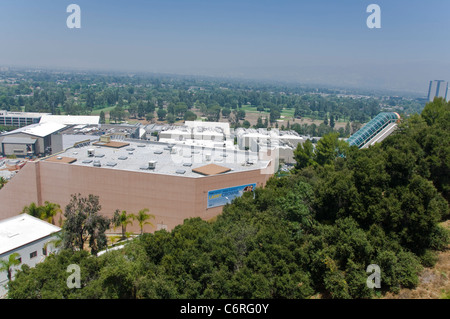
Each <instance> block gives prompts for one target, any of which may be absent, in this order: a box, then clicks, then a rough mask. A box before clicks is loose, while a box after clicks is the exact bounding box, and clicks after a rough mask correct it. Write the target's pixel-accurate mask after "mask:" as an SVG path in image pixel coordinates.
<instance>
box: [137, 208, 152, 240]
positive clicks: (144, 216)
mask: <svg viewBox="0 0 450 319" xmlns="http://www.w3.org/2000/svg"><path fill="white" fill-rule="evenodd" d="M149 211H150V210H149V209H148V208H144V209H141V210H140V211H139V212H138V213H137V215H133V218H134V219H135V220H136V221H137V222H138V224H139V227H140V229H141V234H142V233H143V232H144V225H151V226H152V227H154V225H153V224H152V223H151V222H149V221H148V220H149V219H152V218H155V216H154V215H152V214H148V212H149Z"/></svg>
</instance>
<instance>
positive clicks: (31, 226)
mask: <svg viewBox="0 0 450 319" xmlns="http://www.w3.org/2000/svg"><path fill="white" fill-rule="evenodd" d="M60 231H61V228H60V227H57V226H55V225H52V224H50V223H47V222H46V221H43V220H40V219H38V218H35V217H32V216H30V215H28V214H20V215H17V216H14V217H11V218H7V219H3V220H1V221H0V259H2V260H8V258H9V256H10V255H11V254H13V253H18V254H19V257H18V259H19V261H20V264H19V265H18V266H16V267H14V268H13V271H12V278H13V279H14V275H15V271H16V270H17V269H20V267H21V266H22V265H23V264H26V265H28V266H30V267H34V266H36V264H38V263H40V262H42V261H43V260H44V259H45V258H46V256H48V255H49V254H50V253H55V252H57V251H58V248H57V247H55V245H54V243H49V244H47V243H48V242H50V241H52V240H54V239H55V237H54V235H55V234H57V233H58V232H60ZM7 283H8V277H7V272H6V271H3V272H1V273H0V298H3V297H5V295H6V293H7V290H6V284H7Z"/></svg>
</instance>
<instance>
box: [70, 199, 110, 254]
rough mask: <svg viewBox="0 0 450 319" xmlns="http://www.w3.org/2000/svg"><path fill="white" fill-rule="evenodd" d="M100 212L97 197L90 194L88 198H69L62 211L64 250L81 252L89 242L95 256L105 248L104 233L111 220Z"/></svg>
mask: <svg viewBox="0 0 450 319" xmlns="http://www.w3.org/2000/svg"><path fill="white" fill-rule="evenodd" d="M100 210H101V205H100V203H99V198H98V196H95V195H92V194H89V195H88V197H82V196H81V194H76V195H72V196H71V200H70V202H69V204H67V206H66V208H65V211H64V217H65V222H64V224H63V227H62V229H63V234H64V240H63V241H64V248H69V249H72V250H74V249H79V250H83V249H85V248H86V247H85V244H86V242H87V241H88V240H89V242H88V245H89V248H90V249H91V253H92V254H93V255H96V254H97V252H98V251H100V250H101V249H103V248H105V247H106V245H107V239H106V235H105V232H106V230H107V229H108V228H109V225H110V223H111V220H109V219H108V218H106V217H104V216H102V215H100V214H99V212H100Z"/></svg>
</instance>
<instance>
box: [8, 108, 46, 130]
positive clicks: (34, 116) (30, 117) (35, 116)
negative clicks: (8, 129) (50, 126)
mask: <svg viewBox="0 0 450 319" xmlns="http://www.w3.org/2000/svg"><path fill="white" fill-rule="evenodd" d="M46 114H47V113H31V112H8V111H4V110H3V111H2V110H0V125H2V126H14V127H24V126H27V125H30V124H36V123H39V121H40V120H41V117H42V116H43V115H46Z"/></svg>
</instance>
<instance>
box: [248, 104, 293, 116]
mask: <svg viewBox="0 0 450 319" xmlns="http://www.w3.org/2000/svg"><path fill="white" fill-rule="evenodd" d="M241 109H242V110H244V111H245V113H257V114H261V116H269V114H270V112H266V111H264V112H258V111H257V110H256V106H253V105H243V106H242V107H241ZM294 112H295V109H293V108H292V109H286V108H284V109H283V110H282V111H281V116H284V117H294Z"/></svg>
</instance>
